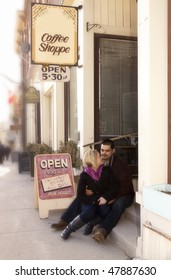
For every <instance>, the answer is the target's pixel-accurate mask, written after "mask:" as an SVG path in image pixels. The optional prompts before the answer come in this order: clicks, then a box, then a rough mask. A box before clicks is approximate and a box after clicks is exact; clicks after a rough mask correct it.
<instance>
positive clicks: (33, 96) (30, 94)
mask: <svg viewBox="0 0 171 280" xmlns="http://www.w3.org/2000/svg"><path fill="white" fill-rule="evenodd" d="M25 101H26V103H40V92H39V90H37V89H36V88H35V87H29V88H28V89H27V91H26V93H25Z"/></svg>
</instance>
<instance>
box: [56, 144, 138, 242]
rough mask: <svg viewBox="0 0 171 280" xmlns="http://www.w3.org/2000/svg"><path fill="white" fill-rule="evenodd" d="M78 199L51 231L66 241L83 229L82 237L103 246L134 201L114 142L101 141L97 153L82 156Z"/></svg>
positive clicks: (127, 169)
mask: <svg viewBox="0 0 171 280" xmlns="http://www.w3.org/2000/svg"><path fill="white" fill-rule="evenodd" d="M83 167H84V170H83V171H82V173H81V174H80V178H79V182H78V188H77V197H76V198H75V199H74V201H73V202H72V203H71V204H70V205H69V207H68V208H67V209H66V210H65V212H64V213H63V214H62V216H61V220H60V221H59V222H58V223H55V224H52V225H51V227H52V228H53V229H56V230H63V231H62V233H61V237H62V238H63V239H68V237H69V236H70V234H71V233H72V232H75V231H76V230H77V229H79V228H81V227H82V226H83V225H85V229H84V232H83V233H84V234H85V235H88V234H91V233H92V238H93V239H94V240H96V241H97V242H102V241H104V240H105V239H106V237H107V236H108V234H109V233H110V232H111V231H112V229H113V228H114V227H115V226H116V224H117V223H118V221H119V219H120V218H121V216H122V214H123V212H124V211H125V209H126V208H127V207H129V206H130V205H131V204H132V203H133V200H134V195H135V192H134V188H133V184H132V176H131V172H130V169H129V166H128V165H127V163H126V162H125V161H124V160H123V159H121V158H119V157H118V156H117V155H116V153H115V146H114V142H113V141H112V140H110V139H106V140H103V142H102V143H101V149H100V153H99V152H98V151H97V150H89V151H87V152H86V153H85V154H84V156H83Z"/></svg>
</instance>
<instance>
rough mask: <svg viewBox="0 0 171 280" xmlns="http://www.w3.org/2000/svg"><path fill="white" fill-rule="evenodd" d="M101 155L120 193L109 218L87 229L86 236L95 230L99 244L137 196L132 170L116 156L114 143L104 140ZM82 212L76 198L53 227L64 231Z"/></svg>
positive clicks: (95, 236) (93, 235) (95, 238)
mask: <svg viewBox="0 0 171 280" xmlns="http://www.w3.org/2000/svg"><path fill="white" fill-rule="evenodd" d="M100 154H101V158H102V160H103V162H104V164H105V165H109V166H110V168H111V172H113V174H114V176H115V179H116V181H117V189H118V191H117V194H116V197H115V199H114V201H113V202H112V210H111V211H110V212H109V214H108V215H107V217H106V218H105V219H104V220H103V221H102V222H100V224H98V225H96V226H94V223H93V222H92V223H90V224H88V225H87V229H85V234H89V233H91V231H92V228H93V231H92V238H93V239H94V240H96V241H97V242H101V241H103V240H104V239H105V238H106V237H107V235H108V234H109V233H110V232H111V231H112V229H113V228H114V227H115V226H116V224H117V223H118V221H119V219H120V218H121V216H122V214H123V213H124V211H125V209H126V208H127V207H129V206H131V204H132V203H133V200H134V195H135V192H134V188H133V184H132V176H131V172H130V168H129V166H128V165H127V163H126V162H125V161H124V160H123V159H121V158H119V157H118V156H117V155H116V153H115V146H114V142H113V141H112V140H110V139H106V140H104V141H103V142H102V143H101V149H100ZM87 195H91V194H87ZM80 211H81V207H80V202H79V201H78V199H77V198H75V199H74V201H73V202H72V203H71V204H70V206H69V207H68V208H67V209H66V210H65V212H64V213H63V215H62V216H61V220H60V221H59V223H56V224H52V225H51V227H52V228H53V229H56V230H62V229H63V228H65V227H66V225H68V224H69V223H70V222H71V220H72V219H74V218H75V217H76V216H77V215H78V214H79V213H80ZM93 226H94V227H93Z"/></svg>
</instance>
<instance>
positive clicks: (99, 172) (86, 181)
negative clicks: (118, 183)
mask: <svg viewBox="0 0 171 280" xmlns="http://www.w3.org/2000/svg"><path fill="white" fill-rule="evenodd" d="M83 167H84V170H83V172H82V173H81V174H80V179H79V182H78V188H77V198H78V199H79V201H80V202H81V208H82V211H81V213H80V215H78V216H77V217H76V218H75V219H74V220H73V221H71V222H70V224H69V225H68V226H67V227H66V228H65V229H64V230H63V232H62V233H61V237H62V238H63V239H68V237H69V236H70V234H71V233H72V232H74V231H76V230H77V229H79V228H81V227H82V226H83V225H85V224H86V223H88V222H89V221H91V220H93V219H95V218H96V217H97V216H99V217H100V218H102V219H104V218H105V217H106V216H107V214H108V213H109V211H110V210H111V205H110V201H111V200H112V199H113V198H114V196H115V195H116V191H117V190H116V187H115V180H114V177H113V174H112V172H111V171H110V168H109V167H108V166H104V165H103V164H102V160H101V157H100V154H99V152H98V151H97V150H89V151H87V152H86V153H85V154H84V156H83ZM87 190H89V191H87Z"/></svg>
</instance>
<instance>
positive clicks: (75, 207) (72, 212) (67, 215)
mask: <svg viewBox="0 0 171 280" xmlns="http://www.w3.org/2000/svg"><path fill="white" fill-rule="evenodd" d="M80 213H81V202H80V201H79V200H78V198H77V197H76V198H75V199H74V200H73V201H72V202H71V204H70V205H69V206H68V208H67V209H66V210H65V212H64V213H63V214H62V216H61V220H63V221H65V222H67V223H68V224H69V223H70V222H71V221H72V220H73V219H75V218H76V217H77V216H78V215H79V214H80Z"/></svg>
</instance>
